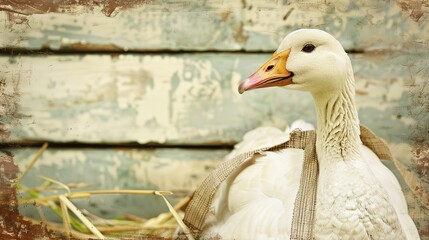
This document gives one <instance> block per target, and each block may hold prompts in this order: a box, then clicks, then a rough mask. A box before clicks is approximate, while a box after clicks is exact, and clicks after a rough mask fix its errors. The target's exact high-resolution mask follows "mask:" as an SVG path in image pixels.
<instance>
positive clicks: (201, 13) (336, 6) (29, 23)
mask: <svg viewBox="0 0 429 240" xmlns="http://www.w3.org/2000/svg"><path fill="white" fill-rule="evenodd" d="M109 2H110V1H109ZM119 2H121V1H119ZM46 3H47V4H48V3H49V1H46ZM74 4H75V5H74V6H73V7H67V8H63V9H61V8H59V7H58V6H54V5H58V3H54V5H53V6H48V5H47V6H44V7H45V8H42V7H39V8H37V7H35V8H30V7H28V6H27V7H26V6H25V5H23V6H15V8H18V11H21V12H23V13H25V14H32V13H33V14H32V15H29V16H25V15H22V14H21V15H19V14H16V13H15V14H14V13H12V12H6V11H5V12H0V20H1V21H0V26H1V25H3V27H0V35H1V36H2V37H1V38H0V47H2V48H4V47H7V48H24V49H32V50H35V49H42V48H48V49H54V50H61V49H62V50H82V51H97V50H107V51H122V50H125V51H127V50H136V51H141V50H174V51H176V50H200V51H206V50H221V51H230V50H233V51H235V50H246V51H249V50H250V51H260V50H263V51H274V50H275V49H276V48H277V46H278V43H279V42H280V40H281V39H282V38H283V37H284V36H285V35H286V34H287V33H288V32H290V31H292V30H294V29H298V28H321V29H324V30H326V31H328V32H330V33H332V34H333V35H334V36H335V37H336V38H338V39H339V40H340V41H341V42H342V44H343V45H344V47H345V48H346V49H349V50H351V49H354V50H356V49H357V50H362V49H365V50H369V49H378V48H391V49H398V48H403V47H406V46H407V45H408V44H409V43H410V42H427V39H428V38H429V25H428V24H424V22H425V21H426V20H427V18H428V16H427V14H424V13H426V12H427V9H426V8H425V7H424V6H423V7H422V6H421V3H420V5H419V4H418V3H415V4H411V3H408V2H407V1H402V0H397V1H369V0H366V1H352V0H346V1H319V2H316V3H315V2H314V1H269V0H253V1H241V0H232V1H219V0H209V1H188V0H179V1H145V2H144V3H143V4H134V3H133V1H129V3H128V5H129V6H128V8H126V7H123V6H116V8H115V7H113V8H112V9H110V11H107V12H106V7H105V6H104V7H103V6H97V5H95V4H94V6H88V5H89V4H83V3H82V5H84V6H82V7H79V6H76V5H78V4H76V3H74ZM30 5H31V3H30ZM122 5H124V6H126V5H127V3H125V2H122ZM0 6H2V7H3V8H5V9H7V8H9V7H10V5H8V4H7V3H4V4H3V5H2V4H0ZM106 15H107V16H110V17H106Z"/></svg>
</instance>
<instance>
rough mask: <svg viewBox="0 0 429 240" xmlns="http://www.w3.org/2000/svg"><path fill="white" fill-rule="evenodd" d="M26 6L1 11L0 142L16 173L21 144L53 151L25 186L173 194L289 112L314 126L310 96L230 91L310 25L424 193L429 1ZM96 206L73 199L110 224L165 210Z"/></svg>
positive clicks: (422, 213) (151, 202) (422, 226)
mask: <svg viewBox="0 0 429 240" xmlns="http://www.w3.org/2000/svg"><path fill="white" fill-rule="evenodd" d="M36 2H37V1H36ZM124 2H125V1H124ZM31 4H32V3H28V4H27V5H25V4H21V5H20V4H16V3H12V2H6V3H0V7H1V8H0V9H4V11H0V36H1V37H0V48H1V53H2V54H1V56H0V81H1V86H0V89H1V90H2V91H1V92H2V96H1V101H2V106H1V108H0V112H1V116H0V120H1V125H0V127H1V130H2V131H1V135H0V137H1V139H2V142H3V146H4V147H7V148H8V149H10V150H11V151H12V152H13V153H14V161H15V163H16V164H18V165H19V167H20V168H21V169H22V168H24V167H25V165H26V164H28V161H29V159H30V158H31V156H32V154H34V153H35V152H36V150H37V149H36V148H21V147H19V144H25V143H29V142H31V143H42V142H45V141H48V142H52V143H55V144H54V145H55V146H57V147H60V148H50V149H49V150H48V151H47V152H45V153H44V155H43V156H42V157H41V159H40V160H39V162H38V163H37V164H36V165H35V166H34V168H33V169H32V171H31V172H30V173H29V175H28V176H26V178H25V179H24V183H25V184H27V185H29V186H36V185H37V184H39V183H40V180H38V178H37V175H45V176H49V177H52V178H55V179H58V180H60V181H63V182H65V183H69V182H80V181H85V182H88V183H92V184H95V186H94V188H124V189H125V188H156V189H163V190H172V191H176V192H177V193H179V194H177V195H178V196H179V197H180V196H183V195H185V194H186V193H189V192H190V191H191V190H192V189H194V188H195V186H196V185H197V184H198V182H199V181H201V179H202V178H203V177H204V175H205V174H206V173H207V172H208V171H209V170H210V169H212V168H213V167H214V166H215V165H216V164H217V163H218V162H219V161H221V159H222V157H223V156H224V155H226V154H227V153H228V149H227V148H228V147H232V145H233V144H234V143H235V142H237V141H240V139H241V137H242V135H243V134H244V133H245V132H246V131H248V130H251V129H253V128H255V127H258V126H264V125H269V126H276V127H279V128H285V127H286V126H287V124H289V123H291V122H292V121H293V120H296V119H298V118H301V119H305V120H307V121H309V122H312V123H314V122H315V117H314V110H313V103H312V100H311V98H310V97H309V96H308V95H307V94H305V93H298V92H286V91H284V90H281V89H261V90H259V91H255V92H249V93H246V94H244V95H239V94H238V93H237V85H238V82H239V81H241V80H242V79H244V78H245V77H247V76H248V75H249V74H251V73H252V72H253V71H255V70H256V69H257V68H258V67H259V66H260V64H262V63H263V62H264V61H265V60H266V59H267V58H268V57H269V56H270V54H271V52H273V51H274V50H275V49H276V48H277V46H278V44H279V42H280V41H281V39H282V38H283V37H284V36H285V35H286V34H287V33H288V32H290V31H292V30H294V29H298V28H303V27H305V28H308V27H312V28H321V29H324V30H326V31H328V32H330V33H332V34H333V35H334V36H335V37H337V38H338V39H339V40H340V41H341V43H342V44H343V45H344V47H345V49H346V50H347V51H348V52H349V55H350V57H351V60H352V63H353V68H354V72H355V77H356V85H357V100H356V101H357V105H358V108H359V115H360V119H361V122H362V123H363V124H365V125H367V126H369V127H370V128H371V129H372V130H373V131H375V132H376V133H377V134H378V135H380V136H382V137H383V138H385V139H386V140H387V142H388V143H389V145H390V146H391V147H392V151H393V152H394V154H395V156H396V157H397V158H398V159H399V160H400V161H401V162H402V163H404V164H405V165H406V166H407V167H409V168H410V170H411V171H414V172H415V174H417V175H418V176H420V178H421V180H422V182H423V183H424V184H426V185H425V186H426V190H429V177H428V172H429V164H428V155H429V151H427V149H428V148H427V146H428V144H429V139H428V135H429V131H428V129H429V126H428V123H429V114H427V112H428V111H429V104H428V102H429V101H428V99H429V97H428V96H429V93H428V92H429V91H428V90H429V87H428V85H427V83H428V76H429V68H428V66H429V65H428V62H427V61H428V60H427V59H428V57H429V47H428V43H429V24H428V23H429V21H428V16H429V14H428V12H429V10H428V6H427V3H424V2H419V1H402V0H397V1H358V2H355V1H351V0H348V1H332V2H330V1H273V0H259V1H257V0H252V1H250V0H248V1H239V0H234V1H217V0H208V1H186V0H178V1H147V2H145V3H139V2H133V1H127V4H128V5H127V4H125V3H124V4H122V3H121V2H120V1H119V3H117V5H108V4H107V3H106V4H105V3H103V2H101V3H100V4H99V5H89V4H81V5H79V4H78V3H74V4H75V5H70V4H71V3H68V4H69V5H61V3H56V2H51V3H50V2H49V1H44V2H43V3H42V2H40V3H39V4H38V5H37V4H36V5H33V6H32V7H29V6H31ZM121 4H122V5H121ZM11 143H14V144H18V145H10V144H11ZM76 143H78V145H76ZM88 144H90V145H88ZM106 144H107V145H106ZM130 144H132V145H131V146H133V147H135V148H136V149H132V148H129V146H130ZM147 144H150V145H147ZM154 144H155V145H154ZM11 146H12V147H11ZM76 146H79V147H77V148H76ZM109 146H115V147H121V146H126V148H124V149H117V148H113V147H109ZM149 146H151V147H149ZM154 146H155V147H154ZM71 147H73V148H71ZM87 147H91V148H87ZM390 167H392V166H390ZM403 185H404V187H407V186H406V185H407V184H406V183H403ZM411 195H412V194H411V193H410V194H409V196H411ZM92 201H94V202H97V203H96V204H95V205H97V206H94V202H92V205H91V202H86V203H85V202H81V203H80V204H83V206H88V207H91V206H92V208H91V209H92V210H93V211H94V212H95V213H98V214H101V215H103V216H109V217H113V216H115V215H118V214H120V213H126V212H132V213H134V214H137V215H142V216H153V215H156V214H157V213H159V212H160V211H164V210H165V208H164V205H163V204H162V203H160V202H159V201H156V200H155V199H153V198H150V197H147V198H145V199H144V200H143V199H142V198H137V197H135V196H133V197H126V198H118V197H103V199H101V200H100V199H95V200H92ZM85 204H86V205H85ZM419 204H420V203H419V202H418V201H416V200H415V199H411V200H410V208H411V209H414V210H413V214H414V215H413V217H414V220H415V221H416V223H417V225H418V227H419V230H420V232H421V234H422V237H423V238H426V239H427V238H429V231H428V229H429V220H428V216H429V215H428V214H429V212H428V211H427V209H425V208H424V207H422V206H421V205H419ZM118 205H120V206H121V207H120V208H118V207H117V206H118ZM23 211H26V210H25V209H23Z"/></svg>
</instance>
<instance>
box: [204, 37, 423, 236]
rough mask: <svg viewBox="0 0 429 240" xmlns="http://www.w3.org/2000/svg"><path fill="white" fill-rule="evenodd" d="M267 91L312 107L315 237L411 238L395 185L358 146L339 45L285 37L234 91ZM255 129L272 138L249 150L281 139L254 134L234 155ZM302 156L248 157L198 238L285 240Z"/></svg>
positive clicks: (347, 67) (349, 78)
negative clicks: (299, 94)
mask: <svg viewBox="0 0 429 240" xmlns="http://www.w3.org/2000/svg"><path fill="white" fill-rule="evenodd" d="M271 86H281V87H284V88H286V89H291V90H301V91H307V92H309V93H310V94H311V95H312V96H313V99H314V102H315V106H316V109H317V126H318V127H317V129H316V132H317V140H316V152H317V156H318V161H319V180H318V191H317V204H316V213H315V217H316V222H315V238H316V239H419V235H418V232H417V229H416V227H415V225H414V223H413V221H412V220H411V218H410V217H409V215H408V210H407V204H406V201H405V198H404V195H403V193H402V191H401V187H400V185H399V183H398V181H397V179H396V178H395V176H394V175H393V174H392V172H391V171H390V170H389V169H388V168H386V167H385V166H384V165H383V164H382V163H381V162H380V160H379V159H378V157H377V156H376V155H375V154H374V153H373V152H372V151H371V150H370V149H369V148H367V147H365V146H364V145H363V144H362V143H361V141H360V138H359V135H360V130H359V119H358V114H357V110H356V108H355V102H354V95H355V87H354V77H353V70H352V66H351V62H350V59H349V57H348V56H347V53H346V52H345V51H344V49H343V47H342V46H341V44H340V43H339V42H338V41H337V40H336V39H335V38H334V37H332V36H331V35H330V34H328V33H326V32H324V31H321V30H316V29H301V30H297V31H294V32H292V33H290V34H289V35H287V36H286V37H285V38H284V40H283V41H282V42H281V44H280V46H279V48H278V49H277V51H276V52H275V53H274V55H273V56H272V58H271V59H270V60H269V61H268V62H267V63H265V64H264V65H263V66H262V67H261V68H260V69H259V70H258V71H257V72H256V73H254V74H253V75H251V76H250V77H249V78H248V79H246V80H245V81H244V82H242V83H241V84H240V86H239V92H240V93H243V92H244V91H248V90H251V89H255V88H264V87H271ZM258 131H259V132H261V131H262V132H266V133H267V134H270V133H271V134H272V137H271V138H266V140H264V141H261V139H259V140H258V139H255V140H256V141H255V142H256V143H257V145H258V146H256V147H261V144H262V145H263V144H264V143H265V144H267V145H271V146H272V145H275V144H273V143H276V142H278V143H280V142H282V141H284V140H285V139H287V138H288V134H282V133H281V132H280V133H279V130H277V131H276V130H273V129H269V128H268V129H267V128H266V129H259V130H257V131H255V132H253V133H250V134H249V135H248V136H247V139H245V141H244V143H241V144H240V145H239V147H240V148H239V149H237V150H236V151H235V153H236V152H242V151H247V150H251V149H249V148H251V147H252V146H255V144H254V143H252V140H251V138H252V134H253V137H255V136H257V135H258V133H257V132H258ZM249 138H250V140H249ZM265 141H266V142H265ZM233 154H234V153H233ZM303 156H304V155H303V150H300V149H286V150H283V151H280V152H266V153H265V154H264V155H262V156H261V155H257V156H255V157H253V159H252V160H251V163H250V164H248V165H247V166H245V167H243V169H240V171H239V172H238V173H237V174H235V175H234V176H231V177H230V178H229V179H227V180H226V181H225V182H224V183H223V184H222V185H221V186H220V188H219V189H218V191H217V192H216V195H215V198H214V201H213V202H212V204H211V206H210V211H209V215H208V218H207V219H206V222H205V224H204V228H203V231H202V238H203V239H204V238H210V237H219V236H220V238H221V239H289V236H290V232H291V222H292V213H293V208H294V201H295V198H296V195H297V192H298V188H299V180H300V175H301V171H302V165H303V159H304V157H303ZM304 171H305V169H304Z"/></svg>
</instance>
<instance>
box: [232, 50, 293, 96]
mask: <svg viewBox="0 0 429 240" xmlns="http://www.w3.org/2000/svg"><path fill="white" fill-rule="evenodd" d="M289 53H290V49H287V50H285V51H283V52H280V53H274V54H273V56H272V57H271V58H270V60H268V61H267V62H266V63H265V64H264V65H262V67H261V68H259V69H258V71H256V72H255V73H254V74H252V75H250V77H248V78H247V79H246V80H244V81H243V82H242V83H241V84H240V86H239V87H238V92H239V93H240V94H242V93H244V92H245V91H249V90H252V89H256V88H266V87H273V86H278V87H281V86H286V85H289V84H292V83H293V82H292V77H293V73H292V72H289V71H288V70H287V69H286V61H287V59H288V57H289Z"/></svg>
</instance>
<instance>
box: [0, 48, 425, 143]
mask: <svg viewBox="0 0 429 240" xmlns="http://www.w3.org/2000/svg"><path fill="white" fill-rule="evenodd" d="M425 57H426V55H422V56H420V55H417V54H415V55H411V56H410V55H402V54H397V53H383V54H373V55H370V54H353V55H351V58H352V62H353V65H354V71H355V75H356V88H357V100H356V101H357V106H358V108H359V114H360V119H361V122H362V124H365V125H367V126H369V127H370V128H371V129H373V130H374V131H375V132H376V133H377V134H379V135H380V136H381V137H383V138H385V139H386V140H387V141H389V142H393V143H410V142H411V139H410V134H411V130H412V128H413V126H415V124H416V121H415V119H413V117H412V115H410V113H409V112H408V110H407V107H408V104H409V103H408V100H407V99H408V91H409V87H408V85H407V84H408V83H409V81H410V79H411V77H412V76H410V72H409V69H408V67H407V66H408V65H409V64H411V63H413V64H416V63H418V60H419V59H424V58H425ZM268 58H269V54H180V55H172V56H171V55H156V54H155V55H119V56H109V55H71V56H29V57H27V56H22V57H1V58H0V65H1V66H4V69H5V70H4V71H3V74H5V75H6V79H8V78H10V79H12V78H13V77H18V78H19V79H20V81H19V92H20V97H19V102H18V105H19V106H20V115H21V118H20V124H14V125H11V126H12V129H11V132H12V136H11V138H10V139H9V141H23V140H39V141H40V140H48V141H54V142H69V141H77V142H91V143H99V142H100V143H103V142H110V143H125V142H139V143H149V142H156V143H170V144H171V143H173V144H231V143H234V142H237V141H239V140H240V139H241V137H242V135H243V134H244V133H245V132H247V131H249V130H251V129H253V128H255V127H258V126H264V125H270V126H276V127H279V128H285V127H286V126H287V125H288V124H290V123H291V122H292V121H294V120H296V119H304V120H306V121H309V122H313V123H314V121H315V114H314V107H313V103H312V99H311V97H310V96H309V95H308V94H307V93H302V92H293V91H285V90H283V89H274V88H271V89H261V90H258V91H254V92H248V93H245V94H243V95H240V94H238V92H237V86H238V83H239V81H241V80H242V79H244V78H245V77H247V76H248V75H250V74H251V73H252V72H253V71H254V70H255V69H257V68H258V67H259V65H261V63H263V62H264V61H265V60H266V59H268ZM411 59H412V60H411ZM410 61H412V62H410Z"/></svg>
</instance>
